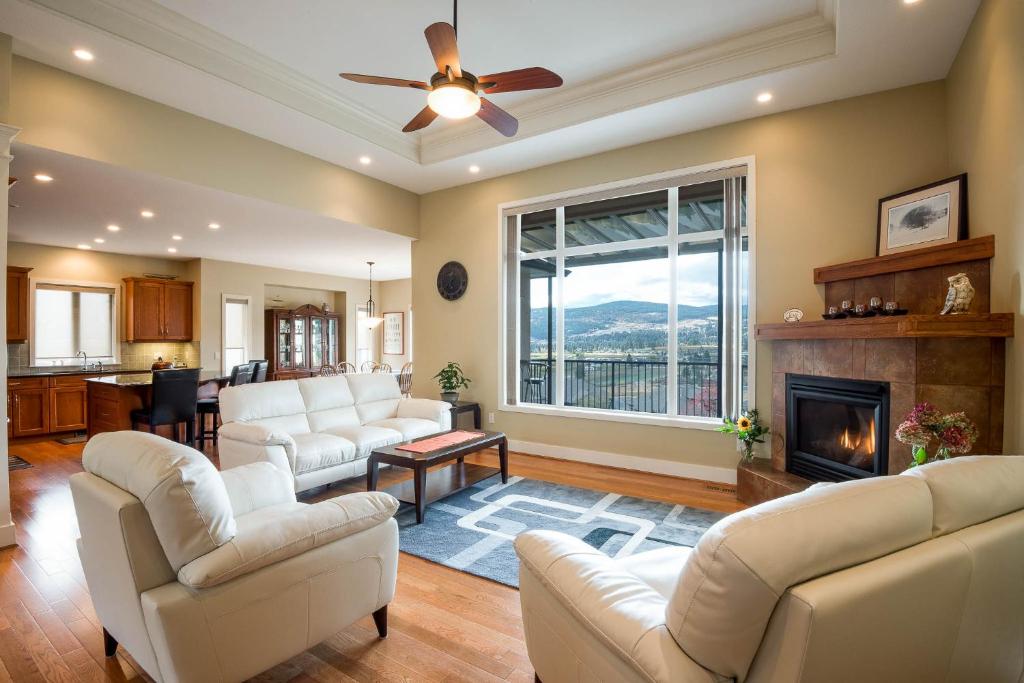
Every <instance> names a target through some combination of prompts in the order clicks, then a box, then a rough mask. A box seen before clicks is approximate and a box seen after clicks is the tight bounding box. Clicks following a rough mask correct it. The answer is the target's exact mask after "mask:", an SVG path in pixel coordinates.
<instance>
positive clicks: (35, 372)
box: [7, 365, 150, 377]
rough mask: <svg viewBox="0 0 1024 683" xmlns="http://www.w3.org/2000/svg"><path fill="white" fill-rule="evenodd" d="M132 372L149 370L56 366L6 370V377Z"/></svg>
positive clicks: (147, 370) (116, 367)
mask: <svg viewBox="0 0 1024 683" xmlns="http://www.w3.org/2000/svg"><path fill="white" fill-rule="evenodd" d="M133 372H150V369H149V368H122V367H121V366H119V365H114V366H109V367H106V366H105V367H104V368H103V369H102V370H100V369H98V368H93V369H92V370H83V369H82V368H78V367H69V366H56V367H52V368H25V369H22V370H8V371H7V376H8V377H64V376H68V375H118V374H127V373H133Z"/></svg>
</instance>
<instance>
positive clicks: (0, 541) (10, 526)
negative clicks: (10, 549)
mask: <svg viewBox="0 0 1024 683" xmlns="http://www.w3.org/2000/svg"><path fill="white" fill-rule="evenodd" d="M17 544H18V541H17V540H16V539H15V536H14V522H8V523H7V524H4V525H3V526H0V548H6V547H7V546H11V545H17Z"/></svg>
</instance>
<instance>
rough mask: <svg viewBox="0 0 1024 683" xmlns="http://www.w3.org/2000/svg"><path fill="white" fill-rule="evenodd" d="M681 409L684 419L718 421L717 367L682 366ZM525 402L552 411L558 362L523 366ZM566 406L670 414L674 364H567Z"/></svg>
mask: <svg viewBox="0 0 1024 683" xmlns="http://www.w3.org/2000/svg"><path fill="white" fill-rule="evenodd" d="M678 366H679V367H678V376H679V377H678V382H679V384H678V387H677V394H676V405H677V406H678V408H677V410H678V414H679V415H688V416H694V417H718V416H720V415H721V411H720V410H719V397H718V388H719V378H720V377H721V365H719V364H718V363H717V362H713V361H707V362H703V361H702V362H692V361H680V362H679V363H678ZM521 370H522V372H521V377H522V386H521V389H520V400H521V401H522V402H523V403H539V404H542V405H550V404H553V403H554V402H555V401H554V399H555V396H554V377H555V361H554V360H531V361H528V362H524V363H523V364H522V369H521ZM565 405H567V406H579V407H584V408H599V409H602V410H623V411H630V412H641V413H662V414H665V413H667V412H668V363H667V362H666V361H649V360H578V359H574V360H566V361H565Z"/></svg>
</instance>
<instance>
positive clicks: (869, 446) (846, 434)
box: [839, 420, 875, 455]
mask: <svg viewBox="0 0 1024 683" xmlns="http://www.w3.org/2000/svg"><path fill="white" fill-rule="evenodd" d="M865 441H866V442H867V443H865ZM861 444H864V446H865V452H866V453H867V454H868V455H873V454H874V452H875V421H874V420H872V421H871V422H869V423H868V433H867V435H866V436H865V435H864V433H863V432H858V433H855V434H853V435H852V436H851V435H850V428H849V427H847V428H846V429H844V430H843V434H842V436H840V437H839V445H840V446H842V447H843V448H845V449H846V450H848V451H857V450H859V449H860V447H861Z"/></svg>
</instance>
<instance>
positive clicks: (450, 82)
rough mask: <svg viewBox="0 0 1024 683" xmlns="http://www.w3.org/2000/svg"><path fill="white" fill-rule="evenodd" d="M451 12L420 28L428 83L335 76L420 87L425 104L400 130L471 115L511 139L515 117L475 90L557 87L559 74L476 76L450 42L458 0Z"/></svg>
mask: <svg viewBox="0 0 1024 683" xmlns="http://www.w3.org/2000/svg"><path fill="white" fill-rule="evenodd" d="M453 14H454V17H453V21H452V23H451V24H448V23H446V22H443V21H440V22H438V23H436V24H431V25H430V26H428V27H427V30H426V31H424V32H423V33H424V35H425V36H426V37H427V46H428V47H429V48H430V52H431V54H432V55H434V63H435V64H436V65H437V73H435V74H434V75H433V76H432V77H431V78H430V83H424V82H423V81H409V80H406V79H404V78H387V77H384V76H364V75H362V74H351V73H343V74H339V75H340V76H341V77H342V78H345V79H347V80H350V81H355V82H356V83H368V84H370V85H391V86H396V87H399V88H415V89H417V90H426V91H427V93H428V94H427V106H425V107H424V108H423V109H422V110H421V111H420V113H419V114H416V116H414V117H413V118H412V121H409V123H407V124H406V125H405V128H403V129H402V130H403V131H404V132H406V133H411V132H412V131H414V130H420V129H421V128H426V127H427V126H429V125H430V124H431V122H433V120H434V119H436V118H437V117H438V116H439V115H440V116H443V117H445V118H448V119H464V118H468V117H470V116H473V115H474V114H476V115H477V116H478V117H480V118H481V119H483V120H484V122H486V123H487V124H488V125H489V126H491V127H492V128H494V129H495V130H496V131H498V132H499V133H501V134H502V135H504V136H505V137H512V136H513V135H515V134H516V132H517V131H518V130H519V121H517V120H516V118H515V117H514V116H512V115H511V114H509V113H508V112H507V111H505V110H504V109H502V108H501V107H499V106H498V105H496V104H494V103H493V102H491V101H490V100H488V99H486V98H484V97H481V96H480V93H481V92H483V93H486V94H488V95H493V94H497V93H503V92H517V91H520V90H539V89H541V88H557V87H558V86H560V85H562V77H561V76H559V75H558V74H556V73H553V72H551V71H549V70H547V69H544V68H541V67H539V66H534V67H530V68H528V69H516V70H514V71H503V72H501V73H496V74H489V75H487V76H479V77H477V76H474V75H473V74H471V73H469V72H468V71H465V70H464V69H463V68H462V65H461V64H460V63H459V46H458V43H457V42H456V41H457V31H458V25H459V5H458V0H454V12H453Z"/></svg>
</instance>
